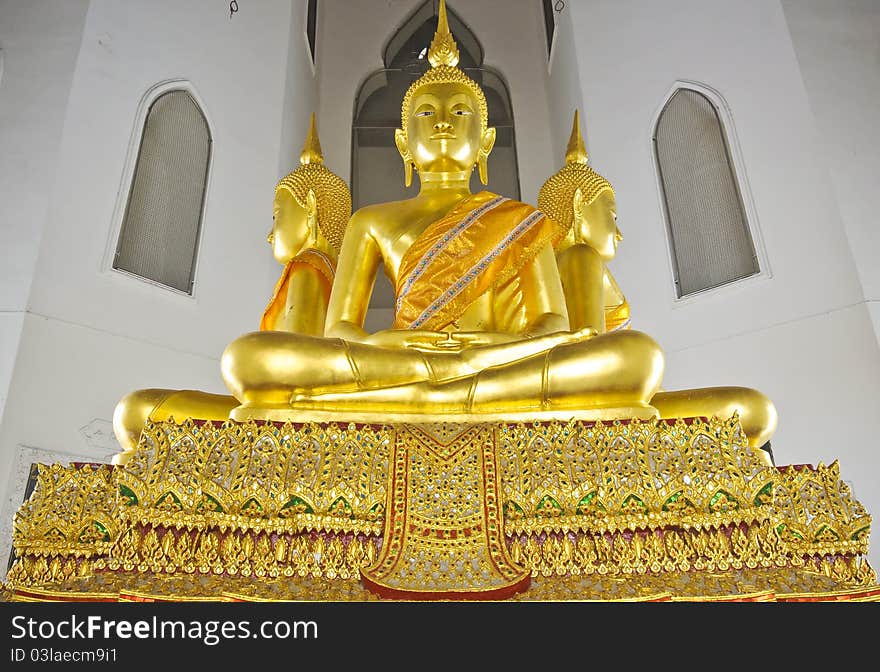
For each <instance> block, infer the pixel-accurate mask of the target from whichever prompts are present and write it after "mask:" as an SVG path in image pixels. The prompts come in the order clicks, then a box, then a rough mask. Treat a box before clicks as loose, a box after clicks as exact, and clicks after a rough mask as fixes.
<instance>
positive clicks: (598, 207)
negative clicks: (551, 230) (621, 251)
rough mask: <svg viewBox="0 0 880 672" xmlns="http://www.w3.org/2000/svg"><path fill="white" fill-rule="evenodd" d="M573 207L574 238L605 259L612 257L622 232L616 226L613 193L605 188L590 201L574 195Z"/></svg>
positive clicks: (621, 237)
mask: <svg viewBox="0 0 880 672" xmlns="http://www.w3.org/2000/svg"><path fill="white" fill-rule="evenodd" d="M574 207H575V213H574V226H575V229H576V230H575V232H574V234H575V240H580V241H582V242H584V243H586V244H587V245H589V246H590V247H592V248H593V249H594V250H596V251H597V252H598V253H599V256H601V257H602V259H604V260H605V261H610V260H611V259H613V258H614V255H615V254H616V253H617V244H618V243H619V242H620V241H621V240H623V234H621V233H620V229H618V228H617V205H616V203H615V202H614V193H613V192H611V191H610V190H608V189H606V190H604V191H602V192H601V193H600V194H599V195H598V196H597V197H596V198H595V199H594V200H593V201H592V202H591V203H586V202H584V201H583V200H581V199H579V198H577V197H575V202H574Z"/></svg>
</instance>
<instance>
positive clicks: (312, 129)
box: [299, 112, 324, 166]
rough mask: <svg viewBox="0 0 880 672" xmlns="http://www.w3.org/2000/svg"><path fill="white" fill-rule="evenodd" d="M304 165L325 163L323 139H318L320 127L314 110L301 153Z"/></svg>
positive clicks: (301, 160) (300, 160)
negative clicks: (316, 121) (322, 147)
mask: <svg viewBox="0 0 880 672" xmlns="http://www.w3.org/2000/svg"><path fill="white" fill-rule="evenodd" d="M299 162H300V163H301V164H302V165H304V166H305V165H308V164H322V163H324V154H323V152H322V151H321V141H320V140H319V139H318V127H317V125H316V124H315V113H314V112H312V121H311V124H310V125H309V133H308V135H306V141H305V143H304V144H303V148H302V153H301V154H300V155H299Z"/></svg>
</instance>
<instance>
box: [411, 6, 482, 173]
mask: <svg viewBox="0 0 880 672" xmlns="http://www.w3.org/2000/svg"><path fill="white" fill-rule="evenodd" d="M458 60H459V54H458V46H457V45H456V44H455V39H454V38H453V37H452V33H451V32H450V31H449V22H448V21H447V19H446V0H440V9H439V11H438V13H437V31H436V32H435V33H434V39H433V40H431V45H430V46H429V47H428V63H430V64H431V67H430V68H429V69H428V71H427V72H426V73H425V74H424V75H422V76H421V77H419V78H418V79H417V80H416V81H414V82H413V83H412V84H410V86H409V88H408V89H407V90H406V94H405V95H404V96H403V103H402V104H401V106H400V122H401V128H402V129H403V134H404V137H405V136H406V133H407V126H408V125H409V112H410V107H411V105H412V100H413V96H415V94H416V92H417V91H418V90H419V89H421V88H422V87H424V86H428V85H430V84H463V85H464V86H466V87H467V88H468V89H470V91H471V93H473V94H474V98H476V100H477V106H478V107H479V112H480V124H481V126H482V128H483V129H484V130H485V129H486V128H488V127H489V106H488V105H487V104H486V94H484V93H483V89H481V88H480V85H479V84H477V83H476V82H475V81H474V80H473V79H471V78H470V77H468V76H467V75H466V74H464V72H463V71H462V70H461V69H460V68H459V67H458ZM482 158H483V161H485V157H482ZM404 162H406V159H404ZM406 170H407V180H406V184H407V186H409V184H410V179H411V173H410V170H411V165H410V164H407V166H406ZM480 178H481V179H482V180H483V183H484V184H485V179H483V178H485V166H484V165H481V166H480Z"/></svg>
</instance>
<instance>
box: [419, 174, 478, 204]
mask: <svg viewBox="0 0 880 672" xmlns="http://www.w3.org/2000/svg"><path fill="white" fill-rule="evenodd" d="M470 184H471V171H462V172H454V173H453V172H443V173H429V172H419V196H420V197H424V196H428V197H430V196H440V195H443V196H448V197H450V198H451V197H454V196H469V195H470V193H471V188H470Z"/></svg>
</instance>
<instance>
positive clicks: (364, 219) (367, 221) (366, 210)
mask: <svg viewBox="0 0 880 672" xmlns="http://www.w3.org/2000/svg"><path fill="white" fill-rule="evenodd" d="M413 201H414V199H409V200H404V201H388V202H386V203H375V204H373V205H365V206H363V207H362V208H358V209H357V210H356V211H355V212H354V213H353V214H352V216H351V219H350V220H349V222H348V229H347V230H351V229H355V230H360V231H362V232H367V231H371V232H375V231H377V230H378V231H382V230H385V229H388V228H389V227H394V226H395V225H397V224H399V223H401V222H405V221H407V220H408V219H409V217H410V216H411V215H412V213H413V212H414V211H415V210H416V207H415V205H414V202H413Z"/></svg>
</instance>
